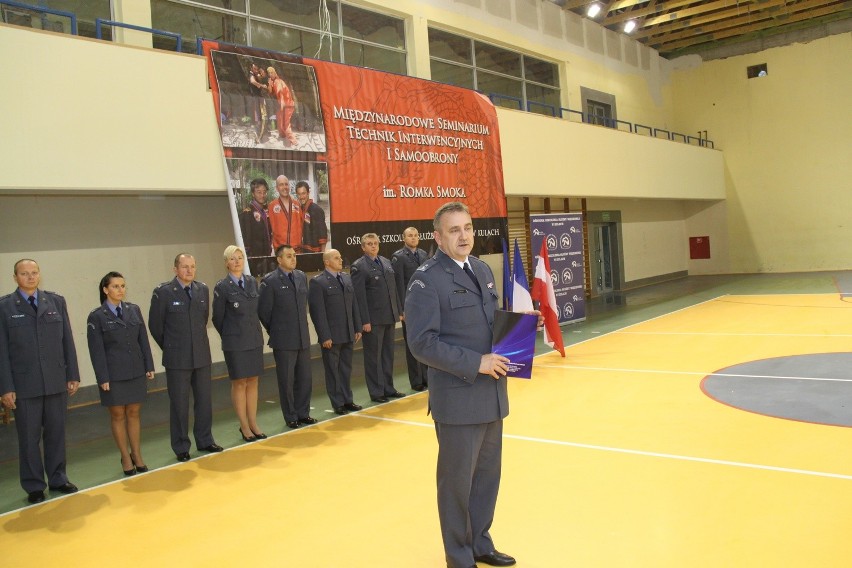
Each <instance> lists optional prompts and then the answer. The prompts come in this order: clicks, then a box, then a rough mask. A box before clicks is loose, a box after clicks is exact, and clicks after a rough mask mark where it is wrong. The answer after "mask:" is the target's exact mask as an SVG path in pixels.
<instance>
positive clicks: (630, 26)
mask: <svg viewBox="0 0 852 568" xmlns="http://www.w3.org/2000/svg"><path fill="white" fill-rule="evenodd" d="M635 29H636V20H627V21H626V22H624V33H626V34H629V33H631V32H632V31H633V30H635Z"/></svg>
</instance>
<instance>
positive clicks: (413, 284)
mask: <svg viewBox="0 0 852 568" xmlns="http://www.w3.org/2000/svg"><path fill="white" fill-rule="evenodd" d="M469 262H470V265H471V268H472V270H473V272H474V274H476V277H477V280H479V285H480V286H481V288H482V293H481V294H480V292H479V290H477V288H476V286H475V285H474V284H473V283H472V282H471V281H470V279H469V278H468V277H467V275H466V274H465V273H464V271H463V270H462V269H461V268H460V267H459V266H458V264H456V263H455V262H454V261H453V260H452V259H451V258H450V257H449V256H447V255H445V254H444V253H443V252H441V251H440V250H439V251H438V252H437V253H436V254H435V256H434V257H432V258H430V259H429V260H427V261H426V262H425V263H423V265H422V266H421V267H420V268H419V269H418V270H417V272H416V273H415V274H414V276H413V277H412V278H411V281H410V282H409V283H408V290H407V292H406V298H405V321H406V323H407V324H408V342H409V347H410V348H411V352H412V353H413V354H414V356H415V357H417V359H418V360H420V361H421V362H423V363H425V364H426V365H428V366H429V375H428V377H429V407H430V409H431V412H432V417H433V418H434V420H435V421H436V422H443V423H446V424H484V423H488V422H493V421H495V420H499V419H501V418H505V417H506V416H507V415H508V414H509V397H508V394H507V382H506V377H500V379H499V380H495V379H493V378H492V377H491V376H489V375H482V374H479V364H480V360H481V357H482V355H484V354H487V353H491V340H492V333H491V329H492V325H493V323H494V310H495V309H496V308H497V301H498V298H499V297H498V295H497V290H496V285H495V282H494V275H493V274H492V272H491V269H490V268H489V267H488V265H487V264H485V263H484V262H482V261H481V260H479V259H478V258H475V257H472V256H471V257H469Z"/></svg>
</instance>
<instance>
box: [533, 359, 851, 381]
mask: <svg viewBox="0 0 852 568" xmlns="http://www.w3.org/2000/svg"><path fill="white" fill-rule="evenodd" d="M535 366H536V367H545V368H548V369H574V370H577V371H601V372H607V373H610V372H611V373H652V374H660V375H695V376H698V377H738V378H745V379H781V380H789V381H792V380H796V381H827V382H840V383H852V379H836V378H831V377H796V376H785V375H744V374H737V373H714V372H713V371H710V372H706V371H671V370H662V369H618V368H615V367H581V366H579V365H545V364H542V363H536V364H535Z"/></svg>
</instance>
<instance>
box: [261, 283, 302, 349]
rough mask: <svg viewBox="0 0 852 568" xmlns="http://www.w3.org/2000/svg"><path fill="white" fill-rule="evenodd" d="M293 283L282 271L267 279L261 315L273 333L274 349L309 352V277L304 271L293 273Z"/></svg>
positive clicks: (262, 295)
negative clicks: (304, 350)
mask: <svg viewBox="0 0 852 568" xmlns="http://www.w3.org/2000/svg"><path fill="white" fill-rule="evenodd" d="M292 274H293V280H294V282H295V293H294V288H293V283H292V282H290V279H289V278H288V277H287V275H286V274H285V273H284V271H283V270H281V269H280V268H278V269H276V270H273V271H272V272H270V273H269V274H267V275H266V276H264V277H263V281H262V282H261V283H260V302H259V303H258V306H257V315H258V316H260V323H262V324H263V327H264V328H265V329H266V332H267V333H268V334H269V343H268V345H269V346H270V347H272V348H273V349H291V350H298V349H308V348H309V347H310V346H311V336H310V334H309V333H308V277H307V276H305V273H304V272H302V271H301V270H294V271H293V272H292Z"/></svg>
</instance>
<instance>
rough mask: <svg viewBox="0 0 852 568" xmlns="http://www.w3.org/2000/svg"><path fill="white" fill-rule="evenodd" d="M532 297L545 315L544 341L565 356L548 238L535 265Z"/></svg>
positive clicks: (542, 243) (542, 245)
mask: <svg viewBox="0 0 852 568" xmlns="http://www.w3.org/2000/svg"><path fill="white" fill-rule="evenodd" d="M532 297H533V300H536V301H537V302H538V303H539V306H538V309H539V310H540V311H541V314H542V315H543V316H544V342H545V343H547V344H548V345H550V346H551V347H553V348H554V349H555V350H557V351H559V353H561V354H562V356H563V357H565V346H564V345H563V344H562V330H561V329H560V327H559V315H558V314H557V313H556V294H555V293H554V291H553V281H552V280H551V279H550V259H548V258H547V242H546V240H543V241H541V252H540V253H539V255H538V262H537V263H536V265H535V280H533V289H532Z"/></svg>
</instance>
